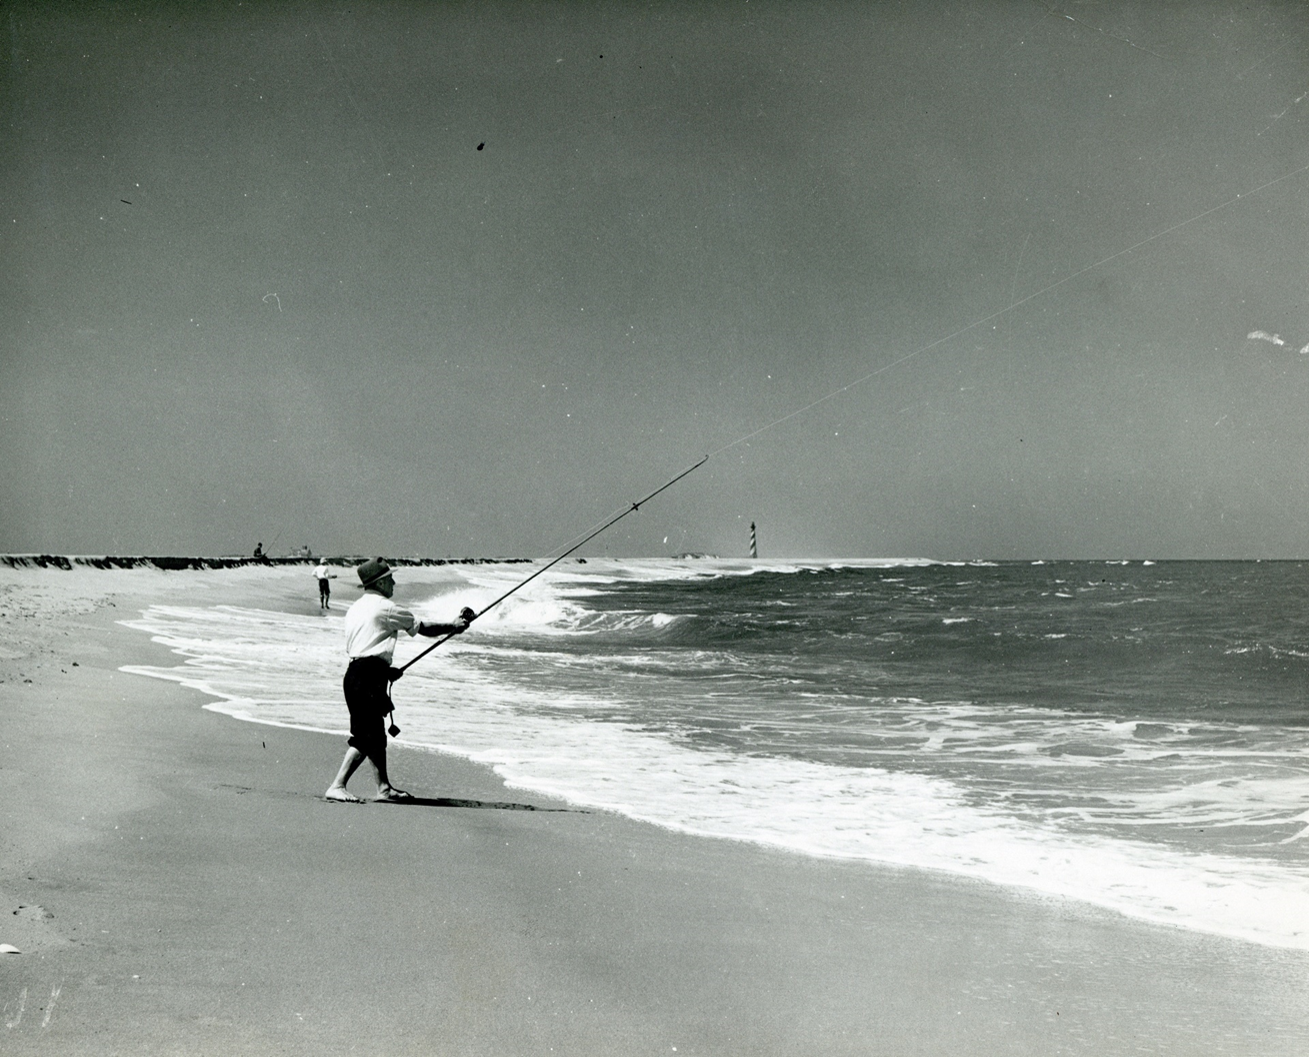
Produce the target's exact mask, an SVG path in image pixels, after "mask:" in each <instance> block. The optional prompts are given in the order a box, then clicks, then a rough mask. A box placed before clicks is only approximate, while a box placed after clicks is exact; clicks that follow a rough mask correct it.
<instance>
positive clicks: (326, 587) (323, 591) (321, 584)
mask: <svg viewBox="0 0 1309 1057" xmlns="http://www.w3.org/2000/svg"><path fill="white" fill-rule="evenodd" d="M318 593H319V594H320V595H330V594H331V593H332V585H331V584H329V583H328V582H327V581H326V580H319V581H318Z"/></svg>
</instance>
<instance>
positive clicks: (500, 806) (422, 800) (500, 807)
mask: <svg viewBox="0 0 1309 1057" xmlns="http://www.w3.org/2000/svg"><path fill="white" fill-rule="evenodd" d="M373 802H374V803H383V804H394V805H395V806H396V807H474V808H487V809H489V810H492V811H551V812H561V813H563V812H566V813H569V814H574V815H589V814H590V812H589V811H586V810H584V809H582V808H575V807H537V806H536V805H535V804H515V803H512V802H511V801H507V800H461V799H459V798H458V797H452V796H435V797H428V796H416V797H413V798H412V799H409V800H382V801H373Z"/></svg>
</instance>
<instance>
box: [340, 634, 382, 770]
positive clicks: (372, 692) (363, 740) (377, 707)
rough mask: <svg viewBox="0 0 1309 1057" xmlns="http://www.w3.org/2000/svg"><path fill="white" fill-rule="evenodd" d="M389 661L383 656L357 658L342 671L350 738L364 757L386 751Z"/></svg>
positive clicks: (350, 742) (349, 742)
mask: <svg viewBox="0 0 1309 1057" xmlns="http://www.w3.org/2000/svg"><path fill="white" fill-rule="evenodd" d="M390 671H391V662H390V661H388V660H387V659H386V658H385V657H358V658H356V659H355V660H353V661H351V662H350V667H349V668H347V669H346V670H345V679H344V680H343V685H344V687H345V707H346V708H348V709H349V710H350V738H349V740H348V742H347V743H348V744H350V745H353V746H354V747H355V748H356V749H358V750H359V751H360V752H362V753H363V754H364V755H365V756H372V755H374V754H377V753H385V752H386V716H387V713H388V712H390V711H391V697H390V695H389V694H388V693H387V692H386V691H387V687H388V685H389V684H388V682H387V678H386V677H387V675H388V674H389V673H390Z"/></svg>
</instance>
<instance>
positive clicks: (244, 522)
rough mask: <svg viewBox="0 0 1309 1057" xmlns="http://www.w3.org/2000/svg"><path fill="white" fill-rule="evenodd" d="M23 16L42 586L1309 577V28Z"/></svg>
mask: <svg viewBox="0 0 1309 1057" xmlns="http://www.w3.org/2000/svg"><path fill="white" fill-rule="evenodd" d="M0 13H3V25H0V33H3V35H4V39H3V52H2V54H3V58H4V79H3V83H2V85H0V105H2V106H3V125H2V126H0V127H2V128H3V137H4V138H3V143H2V144H0V190H2V191H3V198H2V199H0V201H2V205H3V208H2V211H0V228H2V229H3V234H2V235H0V254H2V255H3V257H2V259H3V263H4V271H3V284H2V285H0V371H2V372H3V373H2V374H0V377H2V378H3V383H4V384H3V386H2V387H0V551H47V552H55V553H91V554H96V553H100V554H103V553H119V554H135V553H150V554H222V553H248V552H249V551H250V550H252V549H253V547H254V545H255V543H256V542H257V541H263V543H264V544H265V546H266V547H270V548H271V549H272V550H273V551H274V552H275V553H281V552H285V551H287V550H289V549H290V548H292V547H294V546H298V545H301V544H305V543H308V544H309V545H310V546H312V547H313V548H314V550H315V551H316V552H322V551H326V552H328V553H381V554H390V555H406V554H408V555H428V556H443V555H455V556H468V555H487V556H490V555H515V556H517V555H523V556H528V555H542V554H547V553H549V552H550V551H551V550H552V549H554V548H556V547H558V546H559V545H561V544H564V543H566V542H567V541H569V540H570V539H571V538H572V537H573V536H574V535H575V534H577V533H580V532H581V531H583V530H585V529H587V528H588V527H590V526H592V525H593V524H595V523H596V522H598V521H599V520H600V519H602V518H603V517H605V516H606V515H608V514H610V513H611V512H614V511H616V510H618V509H621V508H622V507H623V506H624V505H626V504H628V503H630V502H631V501H632V500H634V499H638V498H640V497H641V496H642V495H644V494H645V493H646V492H648V491H650V490H652V489H654V488H656V487H657V486H658V485H659V484H661V483H662V482H663V481H664V480H666V479H667V478H669V477H671V476H673V475H674V474H676V473H677V472H679V471H680V470H682V469H684V468H685V467H687V466H689V465H690V464H691V463H693V462H694V461H696V459H698V458H700V457H701V456H702V455H704V454H706V453H714V454H713V455H712V457H711V458H710V460H709V462H708V463H707V464H706V465H705V466H703V467H701V468H700V469H699V470H697V471H696V472H695V473H694V474H692V475H691V476H690V477H688V478H687V479H686V480H685V481H683V482H681V483H679V484H678V485H676V486H675V487H674V488H672V489H670V490H669V491H668V492H666V493H664V494H663V495H662V496H660V497H659V498H658V499H657V500H655V501H653V502H652V503H651V504H649V505H648V506H646V507H643V508H642V509H641V511H640V512H639V513H636V514H633V515H631V516H630V517H629V518H627V519H625V520H624V521H623V522H621V523H620V525H619V526H617V527H616V528H615V529H614V530H611V531H610V532H609V533H608V534H606V535H605V536H603V537H601V538H600V539H599V540H597V541H596V543H595V544H594V545H592V546H591V547H590V548H589V552H590V553H606V552H608V553H612V554H623V555H631V554H637V555H646V554H654V555H659V554H670V553H676V552H681V551H706V552H712V553H717V554H722V555H729V554H738V555H739V554H744V553H745V550H746V547H747V541H748V532H749V524H750V522H751V521H755V522H757V523H758V526H759V538H760V549H761V552H762V553H763V554H764V555H765V556H780V555H789V556H798V557H799V556H808V557H826V556H832V557H835V556H869V557H875V556H892V555H894V556H926V557H935V558H972V557H996V558H1004V557H1023V558H1036V557H1106V558H1116V557H1155V558H1166V557H1291V556H1304V555H1309V354H1304V355H1302V354H1301V353H1300V351H1299V350H1300V349H1301V348H1302V347H1305V346H1307V345H1309V4H1305V3H1304V2H1302V0H1295V2H1283V3H1252V4H1233V3H1207V2H1187V0H1173V2H1167V3H1165V2H1162V0H1149V2H1146V0H1142V2H1139V3H1126V2H1120V0H1106V2H1097V0H1060V2H1054V3H1038V2H1035V0H1027V2H1019V0H1013V2H1005V3H1001V2H987V0H973V2H970V3H960V4H955V3H948V2H944V0H931V2H918V3H889V2H876V0H862V2H848V3H817V2H805V0H788V2H760V0H749V2H746V0H732V2H727V0H723V2H695V3H653V4H642V3H606V2H602V0H593V2H586V3H582V2H577V3H504V4H496V3H487V2H484V0H478V2H476V3H467V4H457V3H441V4H438V3H422V2H411V3H386V2H375V3H356V2H351V3H335V2H324V3H302V4H290V3H277V2H271V0H270V2H261V3H245V4H241V3H235V2H229V3H217V4H205V5H199V4H194V3H175V4H163V3H131V2H122V3H115V4H96V3H76V4H67V5H60V4H56V3H51V2H48V0H42V2H39V3H6V4H2V5H0ZM1273 181H1277V182H1273ZM1256 329H1258V330H1263V331H1266V332H1268V333H1269V334H1277V335H1279V336H1281V338H1282V339H1283V340H1284V341H1285V344H1284V345H1281V346H1279V345H1276V344H1274V343H1273V342H1271V341H1259V340H1254V341H1251V340H1248V339H1247V337H1246V335H1247V334H1249V333H1250V332H1251V331H1253V330H1256ZM906 357H907V358H906ZM900 361H903V362H900ZM874 372H878V373H874ZM853 382H857V383H858V384H855V385H853V386H851V387H850V388H843V387H846V386H850V383H853ZM838 390H843V391H840V392H838ZM832 394H835V395H832ZM829 395H830V396H831V398H830V399H825V400H823V398H825V397H828V396H829ZM817 400H822V402H821V403H819V404H817V405H816V406H813V407H808V405H810V404H812V403H813V402H814V401H817ZM806 407H808V409H807V410H803V411H801V412H800V413H799V414H796V415H794V416H793V417H790V418H787V419H786V420H785V421H782V422H780V423H779V422H778V420H779V419H783V418H784V417H785V416H788V415H790V414H791V413H792V412H794V411H797V410H798V409H801V408H806ZM774 423H777V424H774ZM761 427H769V428H764V429H762V431H761V432H758V433H755V434H754V436H752V437H750V439H749V440H742V438H744V437H746V436H747V435H748V434H751V433H754V431H756V430H760V429H761ZM665 540H666V541H665Z"/></svg>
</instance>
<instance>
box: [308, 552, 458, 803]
mask: <svg viewBox="0 0 1309 1057" xmlns="http://www.w3.org/2000/svg"><path fill="white" fill-rule="evenodd" d="M357 571H358V573H359V582H360V584H361V585H362V586H363V588H364V594H363V597H361V598H360V599H359V600H358V601H356V602H355V603H354V604H353V605H351V606H350V608H349V609H348V610H346V614H345V652H346V653H347V654H348V655H349V657H350V666H349V667H348V668H347V669H346V672H345V680H344V686H345V705H346V708H348V709H349V710H350V737H349V739H348V740H347V742H346V746H347V747H346V750H345V759H344V760H342V761H341V769H340V770H339V771H338V772H337V775H336V778H334V779H333V780H332V784H331V785H330V786H328V787H327V792H326V793H324V794H323V795H324V796H325V797H326V798H327V799H328V800H336V801H340V802H343V803H348V804H357V803H360V800H359V798H358V797H357V796H355V795H354V794H353V793H351V792H348V791H347V790H346V787H345V786H346V783H347V782H348V781H350V776H351V775H352V774H354V773H355V771H356V770H357V769H358V768H359V765H360V764H361V763H363V762H364V761H365V760H367V761H368V765H369V767H370V768H371V770H372V772H373V777H374V778H375V779H376V780H377V799H378V800H381V801H384V802H391V803H403V802H404V801H406V800H413V796H412V795H410V794H409V793H406V792H405V791H404V790H403V789H396V788H395V787H393V786H392V785H391V780H390V778H389V777H388V776H387V773H386V733H387V731H386V717H387V715H388V714H390V712H391V711H392V709H391V695H390V684H391V683H393V682H395V680H396V679H399V678H400V669H398V668H392V667H391V658H392V656H393V655H394V653H395V641H396V638H397V636H398V635H399V633H400V632H402V631H403V632H406V633H407V634H409V635H415V634H416V635H426V636H427V637H428V638H436V637H437V636H439V635H458V634H459V633H460V632H461V631H463V630H464V629H465V628H467V627H468V624H469V621H468V619H467V617H465V616H463V615H462V614H461V615H460V617H459V619H458V621H457V622H456V623H454V624H428V623H425V622H420V621H419V620H418V619H417V618H415V616H414V615H413V614H412V613H411V612H409V610H407V609H402V608H401V607H400V606H398V605H396V604H395V603H394V602H392V601H391V595H392V594H394V593H395V578H394V577H393V576H392V575H391V567H390V566H389V565H387V564H386V562H385V561H383V560H382V559H381V558H370V559H369V560H368V561H366V562H364V563H362V564H361V565H360V566H359V568H358V570H357Z"/></svg>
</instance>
